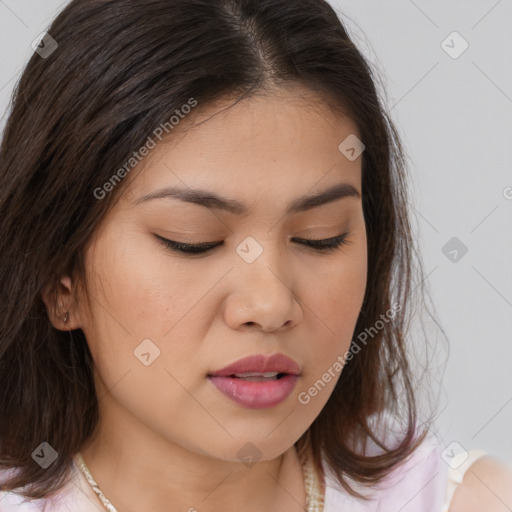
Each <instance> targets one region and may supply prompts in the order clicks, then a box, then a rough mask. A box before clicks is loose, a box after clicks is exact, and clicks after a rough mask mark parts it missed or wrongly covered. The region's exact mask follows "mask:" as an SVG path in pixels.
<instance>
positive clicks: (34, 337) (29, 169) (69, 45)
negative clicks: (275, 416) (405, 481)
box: [0, 0, 429, 498]
mask: <svg viewBox="0 0 512 512" xmlns="http://www.w3.org/2000/svg"><path fill="white" fill-rule="evenodd" d="M48 33H49V35H50V36H51V37H52V38H53V39H54V40H55V41H56V42H57V44H58V46H57V47H56V48H54V49H53V51H52V53H51V54H50V55H47V56H45V58H43V57H42V56H41V55H39V54H38V53H34V54H33V56H32V57H31V58H30V60H29V62H28V64H27V66H26V68H25V70H24V72H23V74H22V76H21V78H20V80H19V82H18V83H17V85H16V88H15V91H14V94H13V97H12V104H11V112H10V114H9V117H8V120H7V124H6V128H5V132H4V135H3V140H2V145H1V150H0V151H1V154H0V232H1V236H0V294H1V300H0V302H1V305H2V306H1V312H0V442H1V446H0V467H4V468H17V469H18V470H19V471H17V472H16V474H14V475H13V476H12V478H11V479H10V480H9V481H7V482H4V483H3V485H2V489H4V490H11V489H17V488H20V487H22V486H25V485H27V484H30V489H29V490H27V491H24V495H25V496H27V497H30V498H40V497H45V496H48V495H50V494H52V493H53V492H56V491H57V490H58V489H59V488H60V487H61V486H62V485H63V483H64V482H65V478H66V475H67V473H68V469H69V468H70V465H71V462H72V457H73V456H74V455H75V454H76V453H77V452H78V451H79V450H80V448H81V447H82V445H83V444H84V443H85V441H86V440H88V439H89V438H90V437H91V436H92V434H93V432H94V429H95V426H96V424H97V422H98V418H99V413H98V403H97V397H96V394H95V388H94V381H93V361H92V358H91V354H90V352H89V349H88V345H87V340H86V339H85V336H84V334H83V332H82V331H81V330H80V329H76V330H73V331H70V332H66V331H60V330H57V329H55V328H54V327H53V326H52V325H51V323H50V321H49V318H48V312H47V310H46V308H45V305H44V303H43V301H42V297H41V294H42V291H43V290H44V289H46V288H47V287H48V288H49V289H50V290H53V294H52V296H53V297H54V298H53V302H54V303H55V304H56V297H57V291H58V287H59V281H60V278H61V277H62V276H63V275H73V276H77V277H78V278H79V281H80V282H81V283H83V284H84V285H85V265H84V254H85V249H86V247H87V244H88V241H89V240H90V239H91V236H92V235H93V233H94V232H95V229H96V228H97V226H98V225H99V223H100V222H101V221H102V219H103V218H104V216H105V214H106V213H107V211H108V210H109V208H110V207H111V206H112V205H113V204H114V202H115V201H116V198H118V197H119V194H120V193H121V192H122V190H123V186H124V185H126V181H127V180H124V181H121V182H120V183H119V184H118V185H117V186H116V187H115V188H114V189H113V190H112V191H111V192H110V193H108V194H105V197H103V198H101V199H98V198H97V195H98V194H97V193H96V194H95V191H97V190H98V189H101V188H102V187H104V184H105V183H106V182H108V181H109V180H110V179H111V177H112V175H113V171H116V170H117V169H119V168H120V166H122V165H123V163H125V162H127V161H128V160H129V159H130V157H131V156H132V155H133V152H134V151H135V150H137V149H138V148H140V147H142V146H143V145H144V144H145V143H146V141H147V138H148V136H150V135H151V134H153V133H154V130H155V128H157V127H158V126H160V125H162V123H165V122H167V121H168V120H169V118H170V116H172V115H173V113H174V112H175V111H176V109H179V108H180V107H181V106H182V105H184V104H186V103H187V102H188V101H189V100H190V98H194V99H195V101H197V103H198V105H199V107H197V108H200V107H201V106H202V105H203V106H205V105H208V104H209V103H211V102H213V101H216V100H218V99H222V98H223V97H227V96H233V95H235V97H240V98H242V97H248V96H250V95H251V94H255V93H257V92H258V91H262V90H264V89H265V88H267V87H269V86H279V87H286V86H287V84H288V85H291V84H301V85H304V86H306V87H308V88H309V89H310V90H312V91H315V92H316V93H317V94H318V95H319V96H320V97H322V98H323V99H325V100H326V101H328V102H330V104H332V105H333V107H335V108H338V109H339V110H340V111H341V112H345V113H347V115H349V117H350V118H351V119H352V120H353V121H354V122H355V123H356V125H357V127H358V130H359V134H360V138H361V139H362V141H363V143H364V144H365V151H364V152H363V155H362V192H363V211H364V217H365V221H366V228H367V239H368V280H367V289H366V294H365V298H364V303H363V307H362V309H361V312H360V316H359V318H358V320H357V324H356V328H355V334H357V333H361V332H363V331H364V330H365V329H366V328H369V327H371V326H374V325H375V324H376V322H378V321H379V319H380V317H381V315H382V314H383V313H385V312H386V311H388V310H390V309H391V308H392V304H393V303H398V304H400V306H401V308H400V310H399V311H398V312H397V313H396V315H395V317H394V319H393V321H389V322H386V323H384V326H383V327H382V328H381V329H379V330H378V332H377V333H376V334H375V335H374V336H373V337H372V340H371V343H368V344H367V345H366V346H365V347H364V348H362V350H361V351H360V352H359V353H358V354H357V355H355V356H354V357H353V358H352V360H350V361H347V363H346V365H345V368H344V369H343V371H342V373H341V376H340V378H339V381H338V382H337V384H336V387H335V389H334V391H333V393H332V395H331V396H330V398H329V400H328V402H327V404H326V405H325V407H324V409H323V410H322V411H321V413H320V415H319V416H318V417H317V418H316V419H315V421H314V422H313V424H312V425H311V426H310V428H309V429H308V430H307V431H306V433H305V434H304V435H303V436H302V437H301V438H300V439H299V440H298V441H297V443H296V446H297V449H298V450H299V451H301V450H303V449H304V448H305V447H306V445H307V446H311V449H312V450H313V456H314V460H315V464H316V465H317V467H318V468H319V469H320V468H321V463H320V461H321V458H322V454H323V456H324V457H325V460H326V462H327V464H328V465H329V466H330V467H331V468H332V470H333V471H335V473H336V475H337V477H338V478H339V480H340V482H341V484H342V485H343V486H344V488H345V489H346V490H347V491H348V492H350V493H351V494H353V495H358V493H357V492H356V491H355V489H354V488H353V487H352V486H351V485H349V483H348V480H347V477H349V478H352V479H353V480H354V481H356V482H360V483H365V484H368V485H370V484H373V483H377V482H379V481H380V480H381V479H382V478H383V477H384V476H386V475H387V474H388V473H389V472H390V471H391V470H392V469H393V468H394V467H395V466H396V465H397V464H398V463H400V462H401V461H403V460H404V459H405V458H406V457H408V456H409V455H410V454H411V453H412V452H413V451H414V450H415V448H416V447H417V446H418V444H419V443H420V442H421V441H422V440H423V438H424V436H425V435H426V433H427V429H428V426H429V423H428V422H427V423H425V424H423V425H420V424H419V423H420V422H419V421H418V414H417V398H416V396H415V393H414V386H413V382H412V377H413V375H412V369H411V366H410V361H409V357H408V355H407V350H406V348H407V347H406V343H405V337H406V333H407V325H408V316H407V315H408V312H409V310H410V308H409V307H408V303H409V300H410V298H411V293H412V289H411V288H412V287H411V283H412V277H413V272H414V271H415V270H419V271H421V263H420V262H419V261H418V262H417V267H414V264H413V256H414V240H413V239H412V236H411V227H410V224H409V217H408V212H407V184H406V165H405V157H404V155H403V151H402V148H401V145H400V140H399V136H398V133H397V131H396V129H395V128H394V126H393V123H392V122H391V120H390V118H389V117H388V115H387V114H386V112H385V109H384V108H383V102H382V100H381V99H380V97H379V95H378V93H377V90H376V88H375V84H374V79H373V78H372V71H371V68H370V66H369V65H368V63H367V62H366V61H365V59H364V58H363V56H362V55H361V53H360V52H359V51H358V50H357V48H356V47H355V45H354V44H353V43H352V41H351V40H350V38H349V36H348V34H347V32H346V30H345V28H344V27H343V25H342V23H341V21H340V19H339V18H338V16H337V15H336V12H335V11H334V10H333V8H332V7H331V6H330V5H329V4H328V3H327V2H326V1H324V0H145V1H143V2H142V1H140V0H73V1H72V2H70V3H69V4H68V5H67V7H65V9H64V10H63V11H62V12H61V13H60V14H59V15H58V17H57V18H56V19H55V21H54V22H53V24H52V25H51V26H50V28H49V30H48ZM171 136H172V134H171ZM340 142H341V141H340ZM420 279H421V277H420ZM418 286H419V289H420V290H422V287H421V286H420V285H418ZM385 413H386V414H391V415H392V416H394V417H395V418H400V419H401V421H402V420H403V421H402V423H403V433H402V436H401V437H400V439H399V442H398V443H397V444H395V445H393V446H386V445H385V444H384V443H382V440H381V439H379V438H378V436H377V434H376V427H375V423H373V422H372V421H373V420H374V419H375V417H377V418H380V417H383V415H384V414H385ZM369 439H371V440H373V441H374V442H375V443H377V445H379V446H380V447H381V448H382V449H383V454H382V455H380V456H373V457H371V456H368V455H366V454H365V453H363V452H362V451H360V450H356V449H355V444H354V441H356V442H359V443H363V445H364V444H365V443H366V441H367V440H369ZM42 442H47V443H49V444H50V445H51V446H52V447H53V448H54V449H55V450H56V451H57V453H58V458H57V459H56V460H55V462H54V463H53V464H51V465H50V466H49V467H48V468H47V469H42V468H41V467H40V466H39V465H38V464H37V463H35V461H34V459H33V458H32V452H33V451H34V449H35V448H36V447H38V446H39V445H40V444H41V443H42Z"/></svg>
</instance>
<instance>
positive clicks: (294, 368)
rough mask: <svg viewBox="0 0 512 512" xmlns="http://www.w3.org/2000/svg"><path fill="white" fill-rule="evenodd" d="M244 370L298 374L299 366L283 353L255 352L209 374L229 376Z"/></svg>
mask: <svg viewBox="0 0 512 512" xmlns="http://www.w3.org/2000/svg"><path fill="white" fill-rule="evenodd" d="M244 372H257V373H266V372H279V373H288V374H293V375H300V366H299V364H298V363H296V362H295V361H294V360H293V359H290V358H289V357H287V356H285V355H284V354H272V355H270V356H269V355H265V354H256V355H253V356H248V357H244V358H242V359H238V360H237V361H235V362H234V363H231V364H230V365H228V366H226V367H224V368H222V369H220V370H217V371H214V372H211V373H210V375H212V376H215V377H229V376H230V375H234V374H235V373H244Z"/></svg>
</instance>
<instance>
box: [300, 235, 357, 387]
mask: <svg viewBox="0 0 512 512" xmlns="http://www.w3.org/2000/svg"><path fill="white" fill-rule="evenodd" d="M366 280H367V256H366V239H365V238H364V237H363V238H361V239H359V240H357V241H356V240H355V239H354V240H353V244H352V245H351V247H350V248H349V249H347V250H345V253H344V254H342V255H341V256H340V258H339V259H337V261H336V263H334V264H333V265H331V266H330V267H329V270H328V272H325V273H324V274H322V276H321V277H320V278H319V279H316V282H315V283H310V291H309V292H308V294H307V295H306V296H305V297H307V298H305V299H304V300H305V301H306V302H307V304H308V305H310V306H309V308H307V310H308V316H310V318H311V325H315V326H316V327H315V329H316V333H315V334H312V336H311V338H312V339H314V340H315V343H312V344H311V345H309V346H308V351H309V354H308V360H309V361H310V362H311V364H310V365H309V366H310V370H311V371H310V372H309V373H310V375H309V378H310V379H312V380H313V381H314V380H316V379H318V378H321V376H322V375H323V374H324V373H325V372H326V371H327V370H328V369H329V368H332V366H333V364H334V363H335V362H336V361H337V360H338V357H339V356H342V357H343V356H344V354H345V352H346V351H347V350H348V349H349V347H350V343H351V341H352V338H353V336H354V329H355V325H356V323H357V319H358V317H359V313H360V311H361V307H362V303H363V299H364V294H365V290H366V282H367V281H366ZM336 366H337V370H338V371H337V372H335V373H336V378H337V377H339V373H340V371H341V369H340V368H339V364H337V365H336ZM334 384H335V383H334V382H330V383H329V384H328V386H330V387H334Z"/></svg>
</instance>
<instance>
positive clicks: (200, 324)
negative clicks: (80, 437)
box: [72, 91, 367, 461]
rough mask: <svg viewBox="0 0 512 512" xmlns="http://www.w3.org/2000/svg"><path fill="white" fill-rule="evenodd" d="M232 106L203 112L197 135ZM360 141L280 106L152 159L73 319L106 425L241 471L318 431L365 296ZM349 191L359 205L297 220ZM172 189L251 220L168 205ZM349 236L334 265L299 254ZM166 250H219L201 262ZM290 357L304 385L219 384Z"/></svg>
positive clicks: (325, 256) (125, 202)
mask: <svg viewBox="0 0 512 512" xmlns="http://www.w3.org/2000/svg"><path fill="white" fill-rule="evenodd" d="M302 92H304V91H302ZM311 98H313V97H311ZM228 103H230V102H226V103H225V104H221V103H219V104H217V105H216V107H215V108H213V107H212V106H210V107H208V108H204V109H201V104H199V105H198V106H197V107H196V112H197V113H198V117H197V118H196V119H195V121H200V120H204V119H206V118H207V117H210V116H211V114H213V113H215V112H219V111H220V109H221V107H222V106H227V105H228ZM190 121H191V119H184V120H183V121H182V123H183V125H182V126H186V123H187V122H190ZM178 128H179V127H177V128H176V129H178ZM354 134H356V135H357V131H356V127H355V125H353V124H352V123H351V122H349V121H348V120H346V119H340V117H336V116H335V115H334V113H333V112H332V111H331V110H330V109H329V108H328V107H326V106H323V105H322V104H320V103H318V102H317V103H316V104H314V105H312V102H311V101H309V100H307V101H305V100H304V99H301V98H300V97H299V96H298V94H297V92H294V93H293V94H292V93H288V94H285V93H282V94H279V95H278V94H276V95H274V96H272V97H266V98H263V97H258V98H252V99H249V100H244V101H242V102H240V103H238V104H237V105H236V106H234V107H232V108H229V109H227V110H225V111H223V112H220V113H218V114H217V115H215V116H214V117H212V118H211V119H209V120H207V121H206V122H205V123H203V124H201V125H198V126H195V127H194V129H192V130H189V131H186V132H184V133H178V131H176V132H175V133H173V134H172V136H173V139H172V140H170V141H169V143H166V144H160V145H158V146H157V147H156V148H154V149H153V150H152V151H151V152H150V154H149V155H148V156H146V158H145V160H144V161H143V167H141V169H138V171H139V172H138V173H137V174H135V171H133V176H130V178H134V179H133V180H130V182H129V184H128V187H127V188H126V189H125V190H124V191H123V193H122V195H121V196H120V200H119V201H117V203H116V204H115V206H114V207H113V209H112V210H111V211H110V213H109V214H108V216H107V217H106V218H105V220H104V222H103V224H102V225H101V226H100V228H99V229H98V230H97V232H96V234H95V237H94V239H93V240H92V243H91V245H90V246H89V248H88V251H87V254H86V268H87V274H88V280H87V286H88V292H89V302H90V306H89V307H85V302H84V301H82V302H80V303H79V304H78V310H77V311H76V312H75V311H73V312H72V314H75V315H78V319H79V320H78V321H79V323H80V325H79V326H80V327H81V328H82V330H83V331H84V333H85V336H86V338H87V341H88V344H89V347H90V350H91V353H92V355H93V358H94V363H95V379H96V386H97V391H98V395H99V398H100V414H101V415H102V417H103V418H109V421H111V422H113V423H114V424H117V425H121V424H122V425H123V426H124V427H123V428H126V431H127V432H128V430H129V429H130V428H131V427H133V430H132V431H135V430H137V431H138V432H145V433H146V434H147V435H148V436H153V435H154V434H156V436H155V438H158V439H160V441H162V440H164V442H165V443H169V442H170V443H172V444H174V445H179V446H180V447H182V448H185V449H187V450H191V451H193V452H195V453H197V454H204V455H208V456H211V457H214V458H218V459H224V460H231V461H238V460H241V457H242V456H244V455H249V456H251V455H254V456H255V457H259V458H261V459H263V460H267V459H271V458H274V457H277V456H278V455H280V454H281V453H284V452H285V451H286V450H287V449H288V448H290V447H291V446H292V445H293V444H294V443H295V442H296V441H297V439H298V438H299V437H300V436H301V435H302V434H303V433H304V432H305V431H306V429H307V428H308V427H309V426H310V424H311V423H312V422H313V421H314V419H315V418H316V417H317V416H318V414H319V413H320V411H321V409H322V408H323V407H324V405H325V403H326V402H327V399H328V398H329V395H330V394H331V392H332V390H333V388H334V386H335V383H336V381H337V380H338V377H339V373H340V372H339V371H336V370H334V368H337V367H338V370H339V366H340V363H339V361H340V360H341V357H342V356H343V354H344V353H345V352H346V350H347V349H348V348H349V345H350V341H351V339H352V336H353V334H354V328H355V324H356V320H357V317H358V315H359V311H360V308H361V305H362V301H363V296H364V292H365V286H366V271H367V246H366V231H365V224H364V218H363V211H362V202H361V196H360V194H361V158H360V157H359V158H357V159H353V158H352V159H349V158H347V157H346V156H345V154H346V153H345V154H344V153H342V152H341V151H340V149H339V148H338V146H339V145H340V144H341V143H342V142H343V141H344V140H345V139H346V138H347V137H348V136H350V135H354ZM349 140H350V139H349ZM341 184H345V186H346V187H348V186H350V187H353V188H354V189H355V190H356V191H357V192H358V194H359V195H358V196H357V195H346V196H345V197H339V196H338V198H337V199H334V200H333V199H332V198H331V200H327V199H326V200H324V201H317V202H316V203H315V202H312V203H310V204H309V207H308V208H307V209H297V211H288V210H289V207H290V205H292V204H296V203H298V204H300V203H302V202H303V199H304V198H305V197H307V196H314V195H317V194H321V193H323V192H325V191H327V190H328V189H331V187H335V186H340V185H341ZM118 186H120V185H118ZM170 187H173V188H176V189H178V188H179V189H180V190H182V191H183V192H184V193H191V191H192V190H198V189H201V190H202V191H207V192H208V193H209V194H211V195H216V196H219V197H222V198H224V199H225V200H229V201H230V202H229V203H228V204H230V205H233V204H234V203H235V202H236V204H237V205H239V207H243V208H246V209H247V213H246V214H245V215H241V214H240V212H238V211H235V210H236V209H235V208H233V209H231V210H228V208H221V207H220V204H221V203H220V202H218V201H209V202H208V203H207V204H206V203H204V204H197V203H195V202H188V201H186V200H183V199H181V200H180V199H178V198H176V197H171V196H164V195H163V194H160V191H162V190H163V189H165V188H170ZM151 195H156V196H157V197H153V198H149V197H147V196H151ZM144 198H146V199H144ZM241 205H243V206H241ZM345 233H346V238H345V243H344V244H343V245H341V246H340V247H339V248H336V249H334V250H332V251H322V250H319V249H315V248H312V247H308V246H306V245H304V244H303V243H301V242H300V241H298V240H297V239H328V238H333V237H337V236H339V235H342V234H345ZM158 237H161V238H164V239H170V240H174V241H178V242H181V243H183V244H197V243H210V242H221V245H219V246H216V247H213V248H211V249H210V250H209V251H208V252H206V253H204V254H198V255H187V254H185V253H180V252H175V251H173V250H172V249H171V248H170V247H167V246H165V245H164V243H163V242H162V241H161V240H160V239H159V238H158ZM75 318H76V317H75ZM278 353H280V354H284V355H285V356H287V357H289V358H291V359H292V360H294V361H295V362H296V363H297V364H298V366H299V368H300V375H299V376H298V377H292V376H288V377H285V378H284V379H278V380H270V379H269V378H266V380H265V381H259V382H258V381H252V382H251V381H250V380H249V379H247V378H238V377H233V378H227V377H225V378H221V377H219V378H218V379H211V378H210V377H209V376H210V375H211V374H212V373H213V372H215V371H217V370H220V369H222V368H224V367H226V366H227V365H229V364H231V363H233V362H235V361H237V360H239V359H241V358H244V357H246V356H251V355H257V354H263V355H271V354H278ZM337 361H338V363H337V365H336V362H337ZM348 364H350V363H348ZM278 366H279V365H278ZM284 369H286V368H284ZM288 370H290V368H288ZM290 371H291V370H290ZM326 372H330V373H329V375H330V376H331V378H330V379H328V378H324V379H323V380H322V376H323V375H324V374H326ZM214 381H216V382H218V383H219V386H220V387H223V386H224V387H225V388H226V389H227V391H226V393H227V394H225V393H224V392H221V391H220V389H219V388H218V387H217V386H216V385H214V384H213V382H214ZM318 381H320V384H319V382H318ZM315 383H317V386H316V392H315V390H314V391H313V392H309V391H308V390H309V389H310V388H311V387H314V385H315ZM290 388H291V392H289V394H287V395H286V391H287V390H288V391H289V390H290ZM233 389H235V390H236V391H233ZM229 390H232V391H231V393H230V391H229ZM283 396H284V398H283ZM127 439H128V436H127ZM249 442H250V443H252V444H251V445H248V444H247V443H249ZM148 444H149V442H148ZM253 445H254V446H253ZM251 450H252V451H253V452H254V453H251ZM248 452H249V453H248Z"/></svg>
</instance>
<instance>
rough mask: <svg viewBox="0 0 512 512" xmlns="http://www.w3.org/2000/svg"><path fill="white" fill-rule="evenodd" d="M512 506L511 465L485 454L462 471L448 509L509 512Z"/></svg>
mask: <svg viewBox="0 0 512 512" xmlns="http://www.w3.org/2000/svg"><path fill="white" fill-rule="evenodd" d="M511 509H512V466H511V465H509V464H506V463H505V462H503V461H501V460H500V459H498V458H495V457H492V456H490V455H484V456H482V457H480V458H479V459H478V460H476V461H475V462H473V464H471V466H470V467H469V468H468V469H467V471H466V472H465V474H464V478H463V480H462V482H461V483H460V484H459V485H458V487H457V489H456V491H455V493H454V495H453V498H452V501H451V503H450V508H449V512H480V511H482V510H485V511H486V512H509V511H510V510H511Z"/></svg>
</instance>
